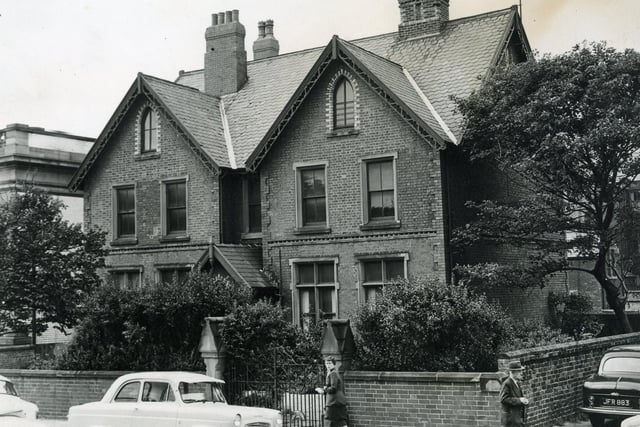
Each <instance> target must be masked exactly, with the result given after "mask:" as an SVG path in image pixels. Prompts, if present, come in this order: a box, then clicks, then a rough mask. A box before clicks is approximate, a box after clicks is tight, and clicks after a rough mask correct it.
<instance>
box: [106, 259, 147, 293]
mask: <svg viewBox="0 0 640 427" xmlns="http://www.w3.org/2000/svg"><path fill="white" fill-rule="evenodd" d="M106 271H107V274H109V275H110V276H111V275H113V274H123V273H137V274H138V286H137V289H139V288H142V286H143V279H144V267H142V266H141V265H126V266H125V265H122V266H117V267H107V268H106Z"/></svg>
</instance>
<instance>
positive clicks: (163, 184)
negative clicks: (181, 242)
mask: <svg viewBox="0 0 640 427" xmlns="http://www.w3.org/2000/svg"><path fill="white" fill-rule="evenodd" d="M179 182H184V184H185V185H184V192H185V195H184V200H185V230H184V234H171V235H169V234H168V233H167V184H175V183H179ZM160 223H161V227H162V238H164V239H171V238H177V239H180V238H186V237H189V175H186V176H180V177H174V178H166V179H163V180H161V181H160Z"/></svg>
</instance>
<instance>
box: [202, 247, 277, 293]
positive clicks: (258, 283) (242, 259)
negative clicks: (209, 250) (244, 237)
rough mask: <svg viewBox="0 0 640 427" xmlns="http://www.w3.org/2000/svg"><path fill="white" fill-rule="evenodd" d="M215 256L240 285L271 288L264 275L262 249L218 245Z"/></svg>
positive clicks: (214, 250)
mask: <svg viewBox="0 0 640 427" xmlns="http://www.w3.org/2000/svg"><path fill="white" fill-rule="evenodd" d="M213 256H214V258H215V259H216V260H218V262H220V264H221V265H222V266H223V267H224V268H225V270H226V271H227V273H229V274H230V275H231V277H232V278H233V279H234V280H235V281H236V282H238V283H244V284H246V285H247V286H251V287H252V288H264V287H267V286H269V285H268V284H267V282H266V280H265V277H264V276H263V275H262V273H261V270H262V248H261V247H259V246H249V245H216V246H215V247H214V249H213Z"/></svg>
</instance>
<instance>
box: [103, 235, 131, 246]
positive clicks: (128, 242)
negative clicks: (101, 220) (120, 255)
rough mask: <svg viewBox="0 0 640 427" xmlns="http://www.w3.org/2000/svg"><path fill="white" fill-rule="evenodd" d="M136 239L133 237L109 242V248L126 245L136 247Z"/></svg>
mask: <svg viewBox="0 0 640 427" xmlns="http://www.w3.org/2000/svg"><path fill="white" fill-rule="evenodd" d="M137 244H138V239H137V238H135V237H121V238H119V239H116V240H112V241H111V242H109V245H111V246H127V245H137Z"/></svg>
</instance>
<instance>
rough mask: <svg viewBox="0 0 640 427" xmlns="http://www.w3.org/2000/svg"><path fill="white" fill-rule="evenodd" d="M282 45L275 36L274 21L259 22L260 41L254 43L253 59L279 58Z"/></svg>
mask: <svg viewBox="0 0 640 427" xmlns="http://www.w3.org/2000/svg"><path fill="white" fill-rule="evenodd" d="M279 52H280V43H279V42H278V40H277V39H276V38H275V37H274V36H273V19H268V20H266V21H260V22H258V39H257V40H256V41H254V42H253V59H264V58H271V57H273V56H278V53H279Z"/></svg>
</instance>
